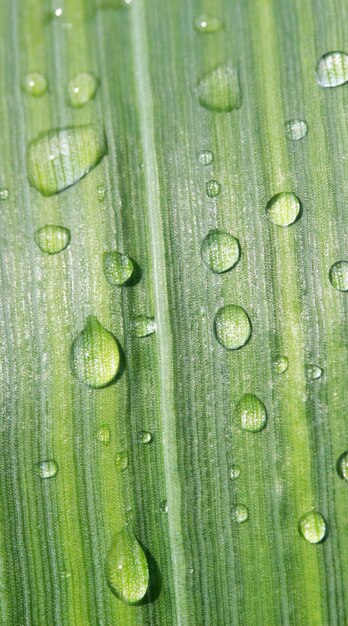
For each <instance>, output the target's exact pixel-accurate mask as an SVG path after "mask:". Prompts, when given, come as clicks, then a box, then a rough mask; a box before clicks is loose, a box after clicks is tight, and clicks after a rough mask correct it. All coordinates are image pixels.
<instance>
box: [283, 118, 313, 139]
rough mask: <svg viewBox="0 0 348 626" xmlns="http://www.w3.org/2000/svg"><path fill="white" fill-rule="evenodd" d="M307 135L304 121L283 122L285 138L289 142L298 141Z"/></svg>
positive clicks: (306, 126)
mask: <svg viewBox="0 0 348 626" xmlns="http://www.w3.org/2000/svg"><path fill="white" fill-rule="evenodd" d="M307 133H308V125H307V122H306V121H305V120H289V121H288V122H285V136H286V138H287V139H289V140H290V141H299V140H300V139H303V138H304V137H305V136H306V135H307Z"/></svg>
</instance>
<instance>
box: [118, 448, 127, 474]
mask: <svg viewBox="0 0 348 626" xmlns="http://www.w3.org/2000/svg"><path fill="white" fill-rule="evenodd" d="M128 465H129V457H128V452H127V450H120V451H119V452H117V453H116V456H115V467H116V469H117V471H118V472H124V471H125V470H126V469H127V468H128Z"/></svg>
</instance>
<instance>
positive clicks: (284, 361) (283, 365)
mask: <svg viewBox="0 0 348 626" xmlns="http://www.w3.org/2000/svg"><path fill="white" fill-rule="evenodd" d="M272 365H273V370H274V372H275V373H276V374H284V372H286V370H287V369H288V367H289V359H288V357H287V356H284V355H282V354H280V355H279V356H276V358H275V359H274V361H273V364H272Z"/></svg>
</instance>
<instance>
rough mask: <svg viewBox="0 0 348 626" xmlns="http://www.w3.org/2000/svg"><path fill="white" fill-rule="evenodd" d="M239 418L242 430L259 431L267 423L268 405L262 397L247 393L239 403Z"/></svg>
mask: <svg viewBox="0 0 348 626" xmlns="http://www.w3.org/2000/svg"><path fill="white" fill-rule="evenodd" d="M237 420H238V423H239V426H240V427H241V429H242V430H247V431H248V432H251V433H258V432H260V430H263V429H264V428H265V426H266V423H267V411H266V407H265V405H264V404H263V402H261V400H260V398H258V397H257V396H255V395H254V394H252V393H246V394H245V395H244V396H243V397H242V398H241V400H240V401H239V402H238V404H237Z"/></svg>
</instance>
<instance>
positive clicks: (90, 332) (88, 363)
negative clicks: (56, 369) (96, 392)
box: [71, 315, 120, 389]
mask: <svg viewBox="0 0 348 626" xmlns="http://www.w3.org/2000/svg"><path fill="white" fill-rule="evenodd" d="M119 365H120V350H119V347H118V343H117V341H116V339H115V337H114V335H113V334H112V333H110V332H109V331H108V330H106V328H104V326H102V325H101V323H100V322H99V321H98V320H97V318H96V317H94V315H90V316H89V317H88V318H87V321H86V326H85V328H84V329H83V331H82V332H81V333H80V334H79V335H78V336H77V337H76V339H75V340H74V342H73V344H72V346H71V367H72V371H73V374H74V376H76V378H77V379H78V380H79V381H80V382H81V383H83V384H84V385H88V386H89V387H92V388H94V389H98V388H100V387H105V386H106V385H108V384H109V383H111V382H112V381H113V380H114V378H115V376H116V374H117V372H118V368H119Z"/></svg>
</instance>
